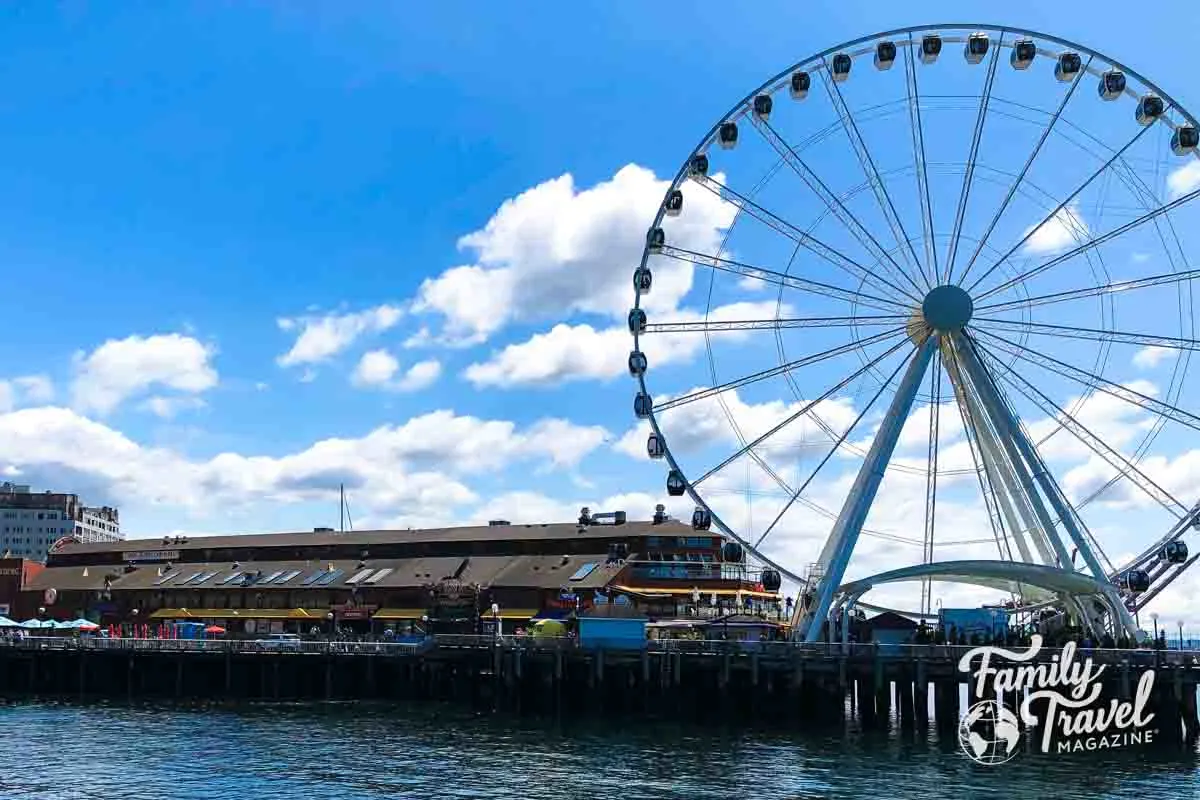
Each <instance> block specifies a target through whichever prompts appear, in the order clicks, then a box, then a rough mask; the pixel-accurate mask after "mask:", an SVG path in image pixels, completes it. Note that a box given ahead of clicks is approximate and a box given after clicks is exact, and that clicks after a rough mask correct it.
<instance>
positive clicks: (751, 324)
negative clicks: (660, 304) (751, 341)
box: [645, 314, 908, 333]
mask: <svg viewBox="0 0 1200 800" xmlns="http://www.w3.org/2000/svg"><path fill="white" fill-rule="evenodd" d="M907 321H908V317H904V316H901V315H899V314H895V315H890V316H887V315H885V316H872V317H853V316H851V317H779V318H776V319H742V320H711V319H709V320H698V321H695V322H651V323H647V325H646V330H645V332H646V333H714V332H718V331H757V330H783V329H789V328H857V327H859V326H864V327H880V326H888V327H895V326H897V325H903V324H904V323H905V322H907Z"/></svg>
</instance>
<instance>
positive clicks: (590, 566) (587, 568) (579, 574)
mask: <svg viewBox="0 0 1200 800" xmlns="http://www.w3.org/2000/svg"><path fill="white" fill-rule="evenodd" d="M596 567H597V564H596V562H594V561H593V562H590V563H587V564H584V565H583V566H582V567H580V568H579V569H577V570H575V574H574V575H572V576H571V577H569V578H567V580H569V581H581V580H583V579H584V578H586V577H587V576H588V575H591V574H592V570H594V569H595V568H596Z"/></svg>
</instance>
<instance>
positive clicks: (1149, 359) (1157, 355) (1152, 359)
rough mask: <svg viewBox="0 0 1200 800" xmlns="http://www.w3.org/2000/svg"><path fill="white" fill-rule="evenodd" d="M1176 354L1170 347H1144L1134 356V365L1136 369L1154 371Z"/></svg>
mask: <svg viewBox="0 0 1200 800" xmlns="http://www.w3.org/2000/svg"><path fill="white" fill-rule="evenodd" d="M1174 352H1175V351H1174V350H1172V349H1171V348H1169V347H1157V346H1155V345H1150V346H1149V347H1143V348H1142V349H1141V350H1138V351H1137V352H1136V353H1134V354H1133V365H1134V366H1135V367H1142V368H1143V369H1153V368H1154V367H1157V366H1158V365H1159V363H1161V362H1162V361H1163V360H1165V359H1166V358H1168V357H1170V355H1171V354H1172V353H1174Z"/></svg>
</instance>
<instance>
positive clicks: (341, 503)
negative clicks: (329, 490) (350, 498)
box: [338, 483, 346, 533]
mask: <svg viewBox="0 0 1200 800" xmlns="http://www.w3.org/2000/svg"><path fill="white" fill-rule="evenodd" d="M338 518H339V519H340V520H341V522H340V523H339V530H340V531H341V532H342V533H345V532H346V484H344V483H342V484H339V498H338Z"/></svg>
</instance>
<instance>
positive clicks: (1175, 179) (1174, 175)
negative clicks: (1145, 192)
mask: <svg viewBox="0 0 1200 800" xmlns="http://www.w3.org/2000/svg"><path fill="white" fill-rule="evenodd" d="M1196 189H1200V161H1197V160H1196V159H1194V158H1189V159H1188V162H1187V163H1186V164H1184V165H1183V166H1182V167H1180V168H1179V169H1176V170H1172V172H1171V174H1170V175H1168V176H1167V194H1168V196H1169V197H1170V198H1171V199H1172V200H1174V199H1176V198H1179V197H1182V196H1183V195H1185V194H1187V193H1188V192H1194V191H1195V190H1196Z"/></svg>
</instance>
